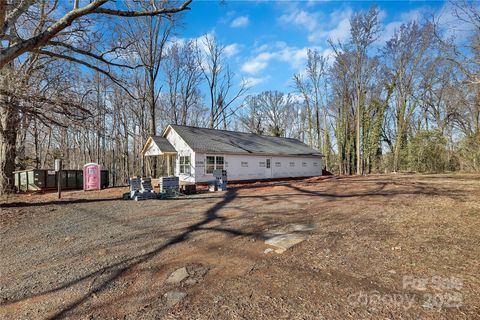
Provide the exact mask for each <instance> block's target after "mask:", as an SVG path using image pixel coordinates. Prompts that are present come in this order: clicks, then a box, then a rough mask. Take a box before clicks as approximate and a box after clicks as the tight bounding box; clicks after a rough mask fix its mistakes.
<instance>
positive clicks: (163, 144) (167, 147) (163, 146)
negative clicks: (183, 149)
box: [152, 136, 177, 153]
mask: <svg viewBox="0 0 480 320" xmlns="http://www.w3.org/2000/svg"><path fill="white" fill-rule="evenodd" d="M152 140H153V142H155V144H156V145H157V147H158V148H159V149H160V151H161V152H162V153H165V152H177V150H175V148H174V147H173V146H172V144H171V143H170V142H169V141H168V140H167V139H166V138H163V137H159V136H154V137H152Z"/></svg>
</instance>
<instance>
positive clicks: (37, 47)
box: [0, 0, 191, 192]
mask: <svg viewBox="0 0 480 320" xmlns="http://www.w3.org/2000/svg"><path fill="white" fill-rule="evenodd" d="M190 2H191V0H186V1H185V2H183V3H181V4H178V5H176V4H175V3H166V2H158V3H153V4H152V7H151V9H147V10H145V9H144V8H142V6H141V5H140V4H139V3H138V2H133V3H132V7H131V8H129V9H128V10H123V9H117V8H116V7H115V1H112V0H96V1H91V2H89V3H88V4H86V5H84V6H80V5H79V1H74V3H73V6H72V9H71V10H68V11H67V12H65V11H64V6H63V5H61V4H60V2H59V1H56V0H51V1H47V0H44V1H33V0H24V1H14V2H9V1H8V0H0V84H1V89H2V91H1V92H0V111H1V115H0V123H1V124H2V126H1V128H0V149H1V151H2V152H1V153H0V173H1V177H0V180H1V181H0V190H1V191H0V192H3V191H4V190H5V189H11V187H12V183H13V176H12V172H13V170H14V169H15V155H16V150H15V148H16V132H15V127H16V126H17V125H18V123H19V121H20V113H19V112H20V111H19V107H20V105H21V104H22V103H21V101H20V100H19V99H23V98H24V97H23V96H22V97H21V95H19V93H16V92H15V90H14V89H15V88H18V87H20V86H18V85H17V86H16V87H15V84H14V82H13V81H12V79H15V78H17V79H18V78H19V77H18V76H15V77H14V76H12V75H18V74H20V73H21V72H19V70H18V68H20V64H21V65H25V64H24V62H25V61H30V62H36V61H37V60H38V59H39V57H42V56H48V57H52V58H54V59H63V60H67V61H69V62H73V63H76V64H81V65H83V66H86V67H88V68H90V69H92V70H95V71H97V72H99V73H102V74H104V75H106V76H107V77H109V78H111V80H112V81H114V82H116V83H117V84H119V85H121V83H120V81H118V80H117V79H116V78H115V76H114V74H113V72H112V70H111V68H115V67H129V66H128V65H126V64H124V63H122V62H117V61H118V60H117V58H118V56H119V52H120V51H123V50H125V49H126V48H125V47H122V46H119V45H116V44H114V45H113V47H111V48H110V49H104V50H102V49H100V50H102V51H99V50H97V49H99V48H103V45H102V44H104V42H103V41H98V40H99V37H100V36H101V33H100V32H96V31H92V28H91V25H92V24H93V22H95V21H98V20H94V19H91V18H90V17H99V16H116V17H125V18H129V17H130V18H131V17H155V16H165V15H172V14H174V13H178V12H181V11H183V10H187V9H188V5H189V4H190ZM26 22H28V23H26ZM23 55H27V57H25V58H24V59H22V62H19V61H17V60H18V59H17V58H19V57H21V56H23ZM30 65H32V64H30ZM33 71H34V70H33V69H28V68H27V69H26V71H25V72H23V74H24V75H25V77H23V80H22V81H21V84H23V86H21V87H23V88H25V84H26V83H28V80H27V79H28V78H29V77H30V74H29V72H30V73H32V72H33ZM23 93H24V94H25V93H26V94H27V95H28V93H27V92H26V91H24V92H23ZM28 98H30V99H33V98H32V97H28Z"/></svg>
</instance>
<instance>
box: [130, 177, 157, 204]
mask: <svg viewBox="0 0 480 320" xmlns="http://www.w3.org/2000/svg"><path fill="white" fill-rule="evenodd" d="M129 184H130V192H127V193H125V194H124V195H123V199H134V200H135V201H139V200H146V199H156V198H157V194H156V193H155V191H153V188H152V180H151V179H150V178H144V179H140V178H130V182H129Z"/></svg>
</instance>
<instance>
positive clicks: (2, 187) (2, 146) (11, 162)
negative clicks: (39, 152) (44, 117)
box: [0, 96, 18, 194]
mask: <svg viewBox="0 0 480 320" xmlns="http://www.w3.org/2000/svg"><path fill="white" fill-rule="evenodd" d="M8 100H9V99H8V98H7V97H5V96H0V124H1V126H0V194H4V193H6V192H12V191H13V190H14V177H13V171H15V157H16V144H17V129H18V128H17V127H18V110H17V109H16V108H15V106H13V105H11V102H10V103H9V101H8Z"/></svg>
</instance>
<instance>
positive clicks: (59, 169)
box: [55, 159, 62, 199]
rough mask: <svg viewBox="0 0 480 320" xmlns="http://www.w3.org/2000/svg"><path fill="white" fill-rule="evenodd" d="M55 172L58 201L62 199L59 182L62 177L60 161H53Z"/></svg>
mask: <svg viewBox="0 0 480 320" xmlns="http://www.w3.org/2000/svg"><path fill="white" fill-rule="evenodd" d="M55 172H56V173H57V188H58V199H60V198H61V197H62V183H61V181H60V179H61V177H62V174H61V173H62V159H55Z"/></svg>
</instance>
